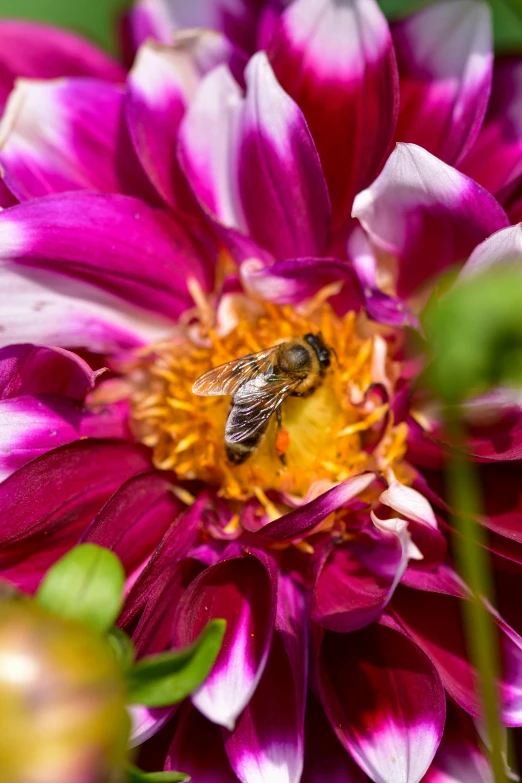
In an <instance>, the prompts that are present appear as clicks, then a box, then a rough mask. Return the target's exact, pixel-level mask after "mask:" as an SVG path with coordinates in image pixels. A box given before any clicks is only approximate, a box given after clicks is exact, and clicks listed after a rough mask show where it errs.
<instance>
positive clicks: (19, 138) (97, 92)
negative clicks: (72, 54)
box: [0, 79, 148, 201]
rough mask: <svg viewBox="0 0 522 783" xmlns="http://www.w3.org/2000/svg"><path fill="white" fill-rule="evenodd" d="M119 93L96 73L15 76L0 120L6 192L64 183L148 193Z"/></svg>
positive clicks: (20, 193)
mask: <svg viewBox="0 0 522 783" xmlns="http://www.w3.org/2000/svg"><path fill="white" fill-rule="evenodd" d="M123 97H124V89H123V87H122V86H117V85H114V84H110V83H107V82H104V81H101V80H97V79H57V80H54V81H34V80H31V81H26V80H19V81H18V82H17V85H16V88H15V90H14V91H13V93H12V94H11V96H10V98H9V102H8V105H7V107H6V111H5V114H4V117H3V120H2V126H1V128H0V134H1V136H2V146H1V148H0V163H1V165H2V170H3V177H4V180H5V182H6V184H7V186H8V187H9V189H10V190H11V191H12V193H14V194H15V196H16V197H17V198H18V199H19V200H20V201H25V200H27V199H31V198H37V197H38V196H46V195H48V194H50V193H61V192H64V191H70V190H98V191H102V192H107V193H119V192H122V193H130V194H137V195H147V194H148V191H147V181H146V179H145V176H144V174H143V171H142V170H141V168H140V164H139V163H138V161H137V160H136V158H135V156H134V153H133V149H132V146H131V144H130V140H129V139H128V137H127V135H126V129H125V127H124V125H123V122H122V121H123Z"/></svg>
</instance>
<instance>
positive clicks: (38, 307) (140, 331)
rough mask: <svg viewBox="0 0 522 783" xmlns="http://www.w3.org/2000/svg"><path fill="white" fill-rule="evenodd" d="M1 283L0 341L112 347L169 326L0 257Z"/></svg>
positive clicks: (91, 289)
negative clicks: (11, 264) (13, 264)
mask: <svg viewBox="0 0 522 783" xmlns="http://www.w3.org/2000/svg"><path fill="white" fill-rule="evenodd" d="M4 214H5V213H4ZM0 252H1V250H0ZM0 287H1V289H2V292H3V294H4V295H3V297H2V307H1V308H0V345H9V344H11V343H28V342H39V343H47V344H49V345H59V346H66V347H72V348H87V349H89V350H90V351H93V352H95V353H112V352H113V351H122V350H127V349H129V348H135V347H137V346H139V345H143V344H144V343H150V342H154V341H156V340H158V339H160V338H161V337H164V336H165V335H166V334H169V333H170V332H171V331H172V322H171V321H167V320H166V319H165V318H162V317H160V316H154V315H152V314H151V315H148V314H145V313H144V311H143V310H142V309H141V308H139V307H133V306H131V305H128V304H126V303H125V302H122V301H121V299H119V298H118V297H116V296H115V295H112V294H109V293H106V292H105V291H101V290H100V289H99V288H97V287H96V286H94V285H91V284H90V283H86V282H85V281H83V280H82V281H79V280H76V279H74V280H73V279H70V278H67V277H64V276H63V275H61V274H57V273H55V272H48V271H43V270H41V269H34V268H32V269H28V268H27V267H23V268H22V267H21V266H18V265H16V268H13V267H12V266H10V265H7V264H5V265H3V264H2V263H0Z"/></svg>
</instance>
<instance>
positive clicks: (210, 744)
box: [165, 703, 238, 783]
mask: <svg viewBox="0 0 522 783" xmlns="http://www.w3.org/2000/svg"><path fill="white" fill-rule="evenodd" d="M202 749H204V752H202ZM165 769H166V770H183V772H185V773H186V774H187V775H190V776H191V778H192V780H194V781H197V783H238V781H237V777H236V776H235V775H234V773H233V772H232V769H231V768H230V764H229V762H228V759H227V757H226V754H225V749H224V747H223V740H222V739H221V731H220V730H219V727H218V726H215V725H214V724H212V723H210V721H208V720H206V718H204V717H203V715H200V714H199V712H198V711H197V710H196V709H195V708H194V707H193V706H192V705H191V704H190V703H186V704H185V705H184V706H183V707H182V708H181V710H180V715H179V722H178V724H177V728H176V733H175V735H174V739H173V741H172V744H171V746H170V748H169V751H168V754H167V759H166V761H165Z"/></svg>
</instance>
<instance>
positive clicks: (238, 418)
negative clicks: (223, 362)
mask: <svg viewBox="0 0 522 783" xmlns="http://www.w3.org/2000/svg"><path fill="white" fill-rule="evenodd" d="M298 385H299V379H293V378H272V379H270V378H264V377H263V376H257V377H256V378H253V379H252V380H249V381H248V382H247V383H245V384H244V386H242V387H241V389H240V391H239V392H238V394H236V396H235V397H234V404H233V405H232V408H231V409H230V413H229V415H228V419H227V423H226V426H225V440H226V441H227V442H229V443H241V442H244V441H247V440H249V439H250V438H252V437H254V436H255V435H257V434H259V433H260V432H263V430H264V429H266V426H267V425H268V421H269V419H270V417H271V416H272V414H273V413H275V412H276V410H277V409H278V408H279V406H280V405H281V403H282V402H283V401H284V400H285V399H286V397H288V395H289V394H291V393H292V392H293V390H294V389H295V388H296V386H298Z"/></svg>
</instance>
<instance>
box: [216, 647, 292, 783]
mask: <svg viewBox="0 0 522 783" xmlns="http://www.w3.org/2000/svg"><path fill="white" fill-rule="evenodd" d="M293 663H294V661H292V660H290V658H289V657H288V655H287V653H286V651H285V646H284V644H283V640H282V638H281V636H280V634H279V633H277V632H276V633H275V634H274V637H273V640H272V647H271V650H270V655H269V656H268V660H267V663H266V666H265V669H264V672H263V675H262V677H261V680H260V681H259V684H258V686H257V688H256V690H255V692H254V695H253V696H252V698H251V699H250V701H249V703H248V705H247V706H246V708H245V709H244V710H243V712H242V713H241V715H240V717H239V718H238V720H237V723H236V727H235V729H234V731H233V732H232V733H230V734H228V736H226V737H225V749H226V752H227V755H228V758H229V761H230V765H231V767H232V769H233V770H234V772H235V773H236V775H237V776H238V778H239V779H240V780H241V781H242V783H299V781H300V780H301V773H302V770H303V754H304V727H303V718H304V713H303V712H301V714H300V712H299V705H300V704H303V706H304V698H303V695H304V694H303V693H300V694H297V693H296V691H295V688H294V679H293V670H292V665H293Z"/></svg>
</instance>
